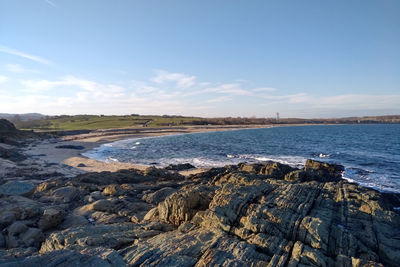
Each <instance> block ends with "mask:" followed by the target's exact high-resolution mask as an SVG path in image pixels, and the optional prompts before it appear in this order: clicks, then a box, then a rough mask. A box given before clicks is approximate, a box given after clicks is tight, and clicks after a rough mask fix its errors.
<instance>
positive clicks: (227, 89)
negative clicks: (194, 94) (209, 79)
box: [202, 83, 252, 95]
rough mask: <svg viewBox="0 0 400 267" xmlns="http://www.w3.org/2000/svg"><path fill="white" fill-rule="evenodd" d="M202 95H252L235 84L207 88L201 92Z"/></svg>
mask: <svg viewBox="0 0 400 267" xmlns="http://www.w3.org/2000/svg"><path fill="white" fill-rule="evenodd" d="M202 92H203V93H219V94H229V95H251V94H252V93H251V92H250V91H248V90H245V89H243V88H242V87H241V85H240V84H237V83H226V84H221V85H219V86H216V87H209V88H206V89H203V90H202Z"/></svg>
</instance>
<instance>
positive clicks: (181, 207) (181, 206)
mask: <svg viewBox="0 0 400 267" xmlns="http://www.w3.org/2000/svg"><path fill="white" fill-rule="evenodd" d="M210 201H211V197H210V191H209V188H207V187H204V186H200V187H196V188H190V189H189V188H187V189H183V190H180V191H178V192H176V193H174V194H172V195H170V196H169V197H167V198H166V199H165V200H164V201H163V202H161V203H159V204H158V213H159V218H160V219H161V220H163V221H166V222H169V223H172V224H175V225H180V224H181V223H182V222H185V221H189V220H191V219H192V217H193V215H194V214H196V212H197V211H199V210H205V209H207V208H208V205H209V203H210Z"/></svg>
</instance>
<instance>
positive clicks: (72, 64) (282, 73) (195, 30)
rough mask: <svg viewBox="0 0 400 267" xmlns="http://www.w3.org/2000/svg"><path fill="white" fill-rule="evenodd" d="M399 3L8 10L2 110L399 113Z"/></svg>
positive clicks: (15, 2)
mask: <svg viewBox="0 0 400 267" xmlns="http://www.w3.org/2000/svg"><path fill="white" fill-rule="evenodd" d="M399 14H400V1H397V0H391V1H390V0H381V1H377V0H375V1H370V0H345V1H342V0H337V1H324V0H304V1H286V0H279V1H266V0H265V1H242V0H237V1H227V0H225V1H224V0H221V1H208V0H204V1H194V0H182V1H167V0H163V1H161V0H158V1H154V0H146V1H134V0H132V1H130V0H118V1H105V0H85V1H81V0H80V1H78V0H2V1H1V2H0V113H2V112H8V113H25V112H40V113H44V114H49V115H53V114H82V113H85V114H88V113H89V114H131V113H140V114H181V115H197V116H207V117H215V116H234V117H237V116H257V117H273V116H275V113H276V112H279V113H280V114H281V117H343V116H353V115H356V116H363V115H383V114H400V49H399V48H400V16H399Z"/></svg>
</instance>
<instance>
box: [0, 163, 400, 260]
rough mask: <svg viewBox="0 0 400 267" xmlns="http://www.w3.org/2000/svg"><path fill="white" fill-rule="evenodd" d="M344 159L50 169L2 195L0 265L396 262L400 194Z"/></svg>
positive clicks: (399, 251)
mask: <svg viewBox="0 0 400 267" xmlns="http://www.w3.org/2000/svg"><path fill="white" fill-rule="evenodd" d="M342 170H343V169H342V167H341V166H338V165H333V164H326V163H322V162H317V161H312V160H309V161H307V163H306V165H305V167H304V168H302V169H295V168H292V167H290V166H287V165H284V164H280V163H274V162H267V163H264V164H240V165H238V166H227V167H225V168H215V169H211V170H209V171H207V172H204V173H201V174H196V175H192V176H189V177H187V178H185V177H183V176H181V175H179V174H178V173H177V172H176V171H171V170H165V169H156V168H150V169H148V170H146V171H139V170H125V171H120V172H116V173H108V172H104V173H89V174H82V175H78V176H76V177H74V178H71V179H54V180H49V181H46V182H43V183H42V184H40V185H38V186H36V188H35V190H34V192H33V193H30V194H29V195H27V197H23V196H2V197H0V205H1V207H2V210H1V211H0V230H1V231H0V265H1V266H37V265H38V264H40V263H42V262H46V264H47V265H48V266H57V265H59V264H61V265H64V266H71V265H74V266H86V265H101V266H123V265H129V266H397V265H398V262H400V214H399V209H398V207H400V197H399V195H396V194H384V193H379V192H377V191H375V190H372V189H367V188H364V187H361V186H358V185H356V184H352V183H349V182H347V181H345V180H342V179H341V178H340V176H341V172H342Z"/></svg>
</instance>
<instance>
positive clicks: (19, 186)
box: [0, 181, 35, 196]
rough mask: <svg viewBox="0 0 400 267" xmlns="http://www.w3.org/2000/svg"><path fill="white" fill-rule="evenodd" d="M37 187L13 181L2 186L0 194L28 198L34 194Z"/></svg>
mask: <svg viewBox="0 0 400 267" xmlns="http://www.w3.org/2000/svg"><path fill="white" fill-rule="evenodd" d="M34 190H35V185H34V184H32V183H28V182H19V181H11V182H8V183H5V184H3V185H1V186H0V193H2V194H3V195H21V196H26V195H30V194H31V193H33V191H34Z"/></svg>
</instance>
